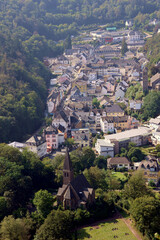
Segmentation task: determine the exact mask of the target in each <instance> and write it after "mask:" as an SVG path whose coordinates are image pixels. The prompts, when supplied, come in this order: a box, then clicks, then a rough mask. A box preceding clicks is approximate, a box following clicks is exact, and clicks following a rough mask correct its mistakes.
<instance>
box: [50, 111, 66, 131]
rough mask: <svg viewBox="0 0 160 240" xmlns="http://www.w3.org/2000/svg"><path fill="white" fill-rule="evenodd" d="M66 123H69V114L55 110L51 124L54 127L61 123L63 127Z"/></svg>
mask: <svg viewBox="0 0 160 240" xmlns="http://www.w3.org/2000/svg"><path fill="white" fill-rule="evenodd" d="M68 124H70V116H67V115H66V113H65V112H64V111H59V112H58V111H57V112H56V113H55V115H54V116H53V121H52V125H55V126H56V127H58V126H59V125H62V126H63V127H64V128H67V127H68Z"/></svg>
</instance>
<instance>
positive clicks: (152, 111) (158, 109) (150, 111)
mask: <svg viewBox="0 0 160 240" xmlns="http://www.w3.org/2000/svg"><path fill="white" fill-rule="evenodd" d="M159 101H160V92H158V91H151V92H149V94H148V95H147V96H146V97H145V98H144V104H143V115H142V117H143V119H144V120H147V119H149V118H150V117H153V118H155V117H157V116H158V115H159V114H160V104H159Z"/></svg>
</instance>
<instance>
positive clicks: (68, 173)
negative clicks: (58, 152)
mask: <svg viewBox="0 0 160 240" xmlns="http://www.w3.org/2000/svg"><path fill="white" fill-rule="evenodd" d="M72 180H73V169H72V163H71V160H70V156H69V152H68V148H66V155H65V160H64V165H63V184H64V185H67V184H68V183H70V182H71V181H72Z"/></svg>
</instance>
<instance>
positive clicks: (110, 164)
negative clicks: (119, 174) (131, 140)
mask: <svg viewBox="0 0 160 240" xmlns="http://www.w3.org/2000/svg"><path fill="white" fill-rule="evenodd" d="M107 168H118V169H121V168H125V169H130V162H129V161H128V159H127V158H126V157H113V158H108V159H107Z"/></svg>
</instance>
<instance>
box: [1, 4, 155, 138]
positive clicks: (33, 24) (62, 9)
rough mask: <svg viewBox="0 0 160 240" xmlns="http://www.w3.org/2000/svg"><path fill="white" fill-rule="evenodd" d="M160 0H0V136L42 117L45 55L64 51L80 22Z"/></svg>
mask: <svg viewBox="0 0 160 240" xmlns="http://www.w3.org/2000/svg"><path fill="white" fill-rule="evenodd" d="M159 6H160V2H159V0H157V1H155V0H154V1H153V0H147V1H145V0H140V1H138V0H130V1H127V0H118V1H115V0H98V1H97V0H80V1H77V0H54V1H53V0H41V1H40V0H37V1H32V0H23V1H22V0H8V1H5V0H0V142H8V141H12V140H22V138H24V137H25V136H26V134H31V133H33V131H34V130H35V129H37V128H38V127H39V126H40V124H41V123H42V120H43V112H44V108H45V98H46V94H47V91H46V89H47V81H48V79H49V77H50V73H49V72H48V70H47V69H46V68H45V67H44V66H43V63H42V60H43V57H44V56H56V55H57V54H60V53H62V52H63V43H57V41H58V40H60V39H65V38H66V37H67V36H68V35H75V34H76V33H77V32H78V30H79V28H78V27H79V26H82V25H86V24H95V23H96V24H106V23H111V22H113V21H119V20H125V19H128V18H133V17H135V16H136V15H137V14H138V13H139V12H141V13H143V14H145V13H152V12H154V11H156V10H158V9H159Z"/></svg>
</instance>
